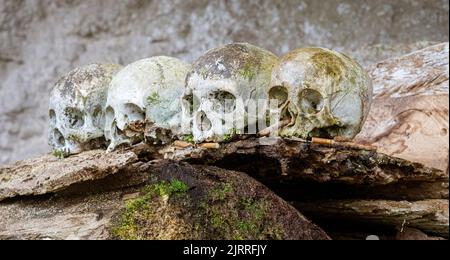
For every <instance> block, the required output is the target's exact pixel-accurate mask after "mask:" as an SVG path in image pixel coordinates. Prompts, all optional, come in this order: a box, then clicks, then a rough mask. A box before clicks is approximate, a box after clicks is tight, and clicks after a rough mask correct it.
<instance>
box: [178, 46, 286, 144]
mask: <svg viewBox="0 0 450 260" xmlns="http://www.w3.org/2000/svg"><path fill="white" fill-rule="evenodd" d="M277 61H278V58H277V57H276V56H275V55H274V54H272V53H271V52H269V51H267V50H264V49H261V48H259V47H256V46H253V45H250V44H247V43H232V44H228V45H225V46H222V47H219V48H215V49H212V50H210V51H208V52H207V53H205V54H204V55H202V56H201V57H200V58H199V59H197V61H196V62H194V64H193V70H192V71H191V72H190V73H189V74H188V76H187V78H186V89H185V93H184V96H183V102H182V108H183V125H184V128H186V129H191V130H192V135H193V140H194V141H195V142H202V141H215V142H221V141H226V139H228V138H231V137H232V136H234V135H235V134H236V132H241V131H243V130H244V128H245V127H249V126H252V125H255V124H256V123H257V120H258V115H257V114H252V113H248V109H249V107H248V106H249V102H250V101H255V103H256V102H257V100H260V99H266V97H265V96H266V92H267V89H268V87H269V83H270V76H271V71H272V68H273V66H274V65H275V63H276V62H277Z"/></svg>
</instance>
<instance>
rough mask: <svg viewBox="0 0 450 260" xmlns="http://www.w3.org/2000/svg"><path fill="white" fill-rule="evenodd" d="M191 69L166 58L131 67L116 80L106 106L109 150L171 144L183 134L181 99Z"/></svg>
mask: <svg viewBox="0 0 450 260" xmlns="http://www.w3.org/2000/svg"><path fill="white" fill-rule="evenodd" d="M189 69H190V65H188V64H186V63H184V62H183V61H181V60H179V59H176V58H172V57H166V56H157V57H151V58H148V59H143V60H139V61H136V62H134V63H131V64H129V65H127V66H126V67H125V68H123V69H122V70H121V71H119V72H118V73H117V75H116V76H115V77H114V78H113V79H112V81H111V86H110V88H109V91H108V99H107V105H106V126H105V136H106V138H107V139H108V140H110V141H111V143H110V145H109V147H108V150H109V151H111V150H114V149H115V148H116V147H118V146H119V145H122V144H126V145H131V144H135V143H138V142H140V141H143V140H146V141H148V142H151V143H156V142H158V143H165V142H168V141H170V140H171V139H172V138H173V137H174V136H176V135H178V133H179V131H180V120H181V116H180V114H181V105H180V98H181V95H182V93H183V89H184V81H185V78H186V74H187V72H188V71H189Z"/></svg>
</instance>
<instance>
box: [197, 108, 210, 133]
mask: <svg viewBox="0 0 450 260" xmlns="http://www.w3.org/2000/svg"><path fill="white" fill-rule="evenodd" d="M195 121H196V125H197V129H199V130H200V131H208V130H210V129H211V127H212V124H211V121H210V120H209V119H208V117H207V116H206V114H205V112H203V111H201V112H200V113H198V114H197V118H196V120H195Z"/></svg>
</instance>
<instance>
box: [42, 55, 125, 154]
mask: <svg viewBox="0 0 450 260" xmlns="http://www.w3.org/2000/svg"><path fill="white" fill-rule="evenodd" d="M119 69H120V65H117V64H91V65H88V66H85V67H82V68H77V69H74V70H72V71H71V72H69V73H68V74H67V75H65V76H64V77H62V78H61V79H60V80H59V81H58V82H57V83H56V85H55V86H54V88H53V90H52V91H51V94H50V106H49V116H50V120H49V126H50V132H49V145H50V146H51V147H52V148H53V150H54V151H57V152H58V153H61V154H64V155H69V154H76V153H80V152H82V151H86V150H90V149H95V148H100V147H102V146H105V145H106V143H105V139H104V136H103V129H104V123H105V120H104V106H105V102H106V94H107V90H108V86H109V83H110V81H111V78H112V77H113V75H114V74H115V73H116V72H117V71H118V70H119Z"/></svg>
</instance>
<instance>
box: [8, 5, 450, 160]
mask: <svg viewBox="0 0 450 260" xmlns="http://www.w3.org/2000/svg"><path fill="white" fill-rule="evenodd" d="M448 23H449V4H448V1H447V0H429V1H424V0H400V1H398V0H397V1H390V0H366V1H363V0H361V1H358V0H354V1H351V0H328V1H316V0H301V1H286V0H284V1H283V0H273V1H263V0H260V1H257V0H253V1H244V0H242V1H231V0H230V1H225V0H224V1H206V0H192V1H191V0H178V1H167V0H164V1H163V0H161V1H157V0H120V1H119V0H0V165H1V164H6V163H9V162H12V161H15V160H19V159H24V158H28V157H32V156H36V155H39V154H43V153H46V152H48V151H49V148H48V147H47V141H46V139H47V138H46V135H47V114H48V112H47V106H48V96H49V91H50V89H51V88H52V86H53V83H54V82H56V80H57V79H58V77H60V76H61V75H63V74H64V73H66V72H68V71H69V70H71V69H73V68H75V67H77V66H81V65H85V64H88V63H91V62H116V63H121V64H128V63H130V62H132V61H135V60H138V59H141V58H146V57H149V56H153V55H161V54H164V55H172V56H175V57H178V58H181V59H184V60H186V61H189V62H192V61H193V60H195V58H196V57H198V56H199V55H201V54H202V53H203V52H204V51H206V50H208V49H210V48H212V47H215V46H218V45H221V44H224V43H229V42H233V41H246V42H250V43H253V44H255V45H259V46H261V47H264V48H267V49H269V50H271V51H272V52H274V53H276V54H279V55H281V54H283V53H286V52H287V51H289V50H291V49H294V48H297V47H304V46H310V45H320V46H324V47H328V48H334V49H337V50H340V51H344V52H346V53H348V54H349V55H351V56H353V57H355V58H357V59H358V60H359V61H360V62H361V63H362V64H364V65H368V64H371V63H373V62H375V61H378V60H381V59H384V58H387V57H391V56H396V55H400V54H403V53H407V52H409V51H411V50H415V49H420V48H422V47H425V46H427V45H430V44H432V43H433V42H441V41H448V37H449V33H448V32H449V25H448Z"/></svg>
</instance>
